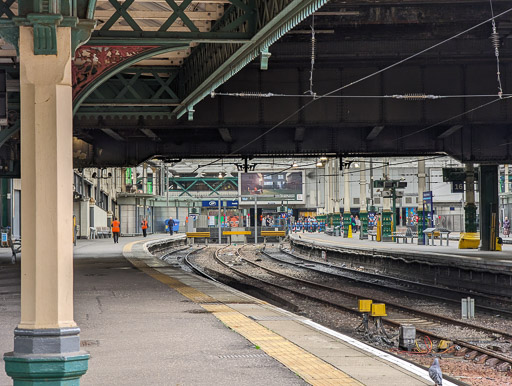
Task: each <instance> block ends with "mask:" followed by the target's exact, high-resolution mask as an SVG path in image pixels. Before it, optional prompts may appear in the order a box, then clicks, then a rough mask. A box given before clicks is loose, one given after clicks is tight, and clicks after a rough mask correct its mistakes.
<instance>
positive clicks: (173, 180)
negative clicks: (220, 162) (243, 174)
mask: <svg viewBox="0 0 512 386" xmlns="http://www.w3.org/2000/svg"><path fill="white" fill-rule="evenodd" d="M171 184H175V186H176V188H174V187H173V185H171ZM168 186H170V189H169V191H170V192H179V193H180V197H181V196H184V195H188V196H190V197H192V194H190V192H209V193H208V195H209V196H212V195H217V196H219V195H220V193H219V190H220V189H222V188H223V187H227V186H232V189H228V190H229V191H235V192H237V191H238V178H237V177H224V178H215V177H170V178H169V185H168ZM178 187H179V189H178ZM193 187H196V189H192V188H193ZM201 187H202V189H201ZM204 187H206V189H204Z"/></svg>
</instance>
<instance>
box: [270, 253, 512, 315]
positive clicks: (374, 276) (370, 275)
mask: <svg viewBox="0 0 512 386" xmlns="http://www.w3.org/2000/svg"><path fill="white" fill-rule="evenodd" d="M280 252H281V253H283V254H285V255H288V256H291V257H292V258H295V259H297V260H301V261H305V262H307V263H312V264H317V265H322V266H325V267H327V268H334V269H338V270H340V271H346V272H348V273H350V274H354V275H359V276H366V277H368V278H371V279H372V280H373V279H377V280H388V281H392V282H394V283H395V284H397V285H400V286H403V285H404V284H405V285H408V286H416V287H420V288H425V289H429V290H435V291H441V292H448V293H449V292H451V293H453V294H454V296H456V295H455V294H464V295H470V296H473V297H478V298H481V299H482V300H484V301H487V302H488V301H495V302H503V303H509V304H512V302H511V301H509V300H507V299H498V298H495V297H493V296H487V295H485V294H479V293H473V292H470V293H464V292H463V291H458V290H455V289H451V288H443V287H438V286H433V285H430V284H425V283H419V282H414V281H411V280H407V279H401V278H397V277H393V276H387V275H381V274H375V273H371V272H363V271H357V270H355V269H352V268H346V267H342V266H339V265H336V264H330V263H324V262H321V261H316V260H310V259H307V258H305V257H302V256H298V255H295V254H293V253H291V252H288V251H285V250H283V249H281V250H280ZM262 253H263V254H265V255H266V256H267V257H269V258H271V259H274V260H277V261H279V262H281V263H284V264H290V265H293V266H297V265H296V264H294V263H292V262H289V261H286V260H281V259H279V258H277V257H275V256H272V254H271V253H269V252H267V251H262ZM303 268H307V269H310V270H313V271H317V272H321V273H324V274H326V275H332V276H335V277H338V278H343V279H346V280H351V281H355V282H360V283H364V284H367V285H370V286H374V287H381V288H386V289H391V290H395V291H401V292H406V293H409V294H413V295H419V296H422V297H429V298H431V299H437V300H443V301H446V302H450V303H454V304H460V300H456V299H453V298H446V297H443V296H437V295H432V294H429V293H425V292H418V291H413V290H410V289H407V288H396V287H390V286H389V285H386V284H382V283H375V282H372V281H369V280H363V279H357V278H352V277H347V276H344V275H340V274H335V273H331V272H324V271H320V270H317V269H314V268H312V267H303ZM475 307H476V308H477V309H480V310H481V311H484V312H486V313H491V314H493V315H495V314H496V313H499V314H503V315H506V316H507V317H509V318H512V311H509V310H503V309H501V310H498V309H495V308H492V307H488V306H483V305H478V304H476V305H475Z"/></svg>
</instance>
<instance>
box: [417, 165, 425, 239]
mask: <svg viewBox="0 0 512 386" xmlns="http://www.w3.org/2000/svg"><path fill="white" fill-rule="evenodd" d="M426 177H427V175H426V173H425V157H420V158H419V159H418V211H417V213H418V245H425V235H424V234H423V229H424V228H423V214H424V213H423V192H425V185H426V184H425V183H426ZM425 215H426V213H425ZM426 224H427V220H426V219H425V226H426Z"/></svg>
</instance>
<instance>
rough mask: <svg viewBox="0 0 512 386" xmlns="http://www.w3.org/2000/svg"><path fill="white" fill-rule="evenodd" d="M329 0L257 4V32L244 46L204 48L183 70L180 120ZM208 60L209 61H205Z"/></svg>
mask: <svg viewBox="0 0 512 386" xmlns="http://www.w3.org/2000/svg"><path fill="white" fill-rule="evenodd" d="M326 2H327V0H262V1H259V2H258V4H257V5H258V9H257V21H256V30H257V32H256V33H255V35H254V36H253V37H252V38H251V41H250V42H248V43H245V44H243V45H241V46H234V45H229V47H217V46H215V45H206V46H205V45H201V46H199V47H197V48H196V49H195V50H194V53H193V54H192V55H191V56H190V57H189V58H188V59H187V60H186V61H185V63H184V65H183V67H182V68H181V70H180V71H181V74H180V77H179V78H180V83H181V85H182V86H183V89H182V90H180V91H182V92H181V93H180V96H183V97H184V99H183V103H182V105H181V106H179V107H177V108H176V109H175V110H174V113H175V114H176V116H177V117H178V118H180V117H181V116H182V115H183V114H185V113H186V112H187V111H188V110H189V109H190V108H192V109H193V107H194V105H196V104H197V103H198V102H199V101H201V100H202V99H203V98H204V97H206V96H207V95H209V94H210V93H211V92H212V91H213V90H215V89H216V88H217V87H219V86H220V85H221V84H223V83H225V82H226V81H227V80H228V79H230V78H231V77H232V76H233V75H235V74H236V73H237V72H239V71H240V70H241V69H242V68H244V67H245V66H246V65H247V64H248V63H249V62H251V61H252V60H253V59H254V58H256V57H257V56H258V55H259V54H260V53H261V52H262V51H264V50H266V49H268V47H270V46H271V45H272V44H273V43H274V42H276V41H277V40H278V39H279V38H281V37H282V36H283V35H284V34H285V33H286V32H288V31H289V30H290V29H292V28H293V27H295V26H296V25H297V24H299V23H300V22H301V21H302V20H304V19H305V18H306V17H307V16H309V15H311V14H312V13H314V12H315V11H316V10H317V9H318V8H319V7H321V6H322V5H324V4H325V3H326ZM205 58H208V60H206V61H205V60H204V59H205ZM210 62H211V65H210Z"/></svg>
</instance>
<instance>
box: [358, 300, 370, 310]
mask: <svg viewBox="0 0 512 386" xmlns="http://www.w3.org/2000/svg"><path fill="white" fill-rule="evenodd" d="M372 303H373V300H368V299H359V312H371V310H372Z"/></svg>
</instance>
